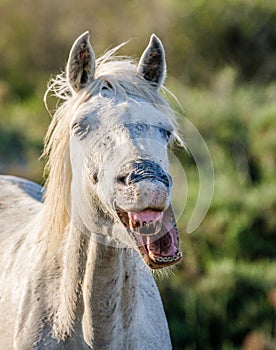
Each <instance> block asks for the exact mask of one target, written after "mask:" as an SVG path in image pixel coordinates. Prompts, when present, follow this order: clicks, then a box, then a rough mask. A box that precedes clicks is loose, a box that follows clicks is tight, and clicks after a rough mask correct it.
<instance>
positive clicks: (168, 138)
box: [165, 130, 172, 142]
mask: <svg viewBox="0 0 276 350" xmlns="http://www.w3.org/2000/svg"><path fill="white" fill-rule="evenodd" d="M165 137H166V141H167V142H169V141H170V139H171V137H172V132H171V131H169V130H165Z"/></svg>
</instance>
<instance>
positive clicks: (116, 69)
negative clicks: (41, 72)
mask: <svg viewBox="0 0 276 350" xmlns="http://www.w3.org/2000/svg"><path fill="white" fill-rule="evenodd" d="M125 44H126V43H122V44H120V45H118V46H117V47H115V48H113V49H111V50H109V51H108V52H106V53H105V54H104V55H103V56H101V57H99V58H98V59H97V60H96V74H95V79H94V80H93V81H92V82H91V84H89V85H88V86H87V87H85V88H84V89H82V90H81V91H79V92H75V91H74V90H73V89H72V88H71V86H70V84H69V83H68V81H67V79H66V74H65V72H62V73H61V74H58V75H57V76H56V77H54V78H53V79H52V80H51V81H50V82H49V85H48V88H47V90H46V93H45V96H44V103H45V106H46V109H47V110H48V112H50V111H49V108H48V105H47V97H48V96H49V95H51V96H54V97H55V98H57V100H58V103H57V108H56V111H55V113H54V114H53V116H52V121H51V123H50V126H49V128H48V131H47V133H46V136H45V145H44V150H43V153H42V157H44V158H45V159H46V165H45V169H44V176H45V177H47V180H46V183H45V195H44V208H43V213H42V217H41V218H40V219H41V221H42V222H41V228H42V230H43V231H44V234H45V230H46V231H47V232H46V235H47V237H48V240H49V242H50V246H51V247H52V248H53V249H55V247H57V246H58V242H59V241H60V240H61V239H62V237H63V235H64V232H65V231H66V229H67V228H68V227H69V222H70V192H71V190H70V185H71V179H72V169H71V164H70V154H69V140H70V127H69V126H70V122H71V118H72V116H73V114H74V112H75V111H76V110H77V109H78V107H79V106H80V105H81V104H82V103H84V102H86V101H87V100H89V98H91V97H92V96H94V95H96V94H98V93H99V92H100V91H101V88H102V85H103V84H104V83H106V82H108V83H109V84H110V85H111V86H112V88H113V90H114V96H116V98H119V99H120V100H126V101H127V100H128V99H130V98H132V99H137V100H138V101H139V100H142V101H147V102H149V103H152V104H153V105H154V106H155V107H156V108H157V109H159V110H161V111H162V112H164V111H165V113H166V114H167V115H168V117H169V118H170V119H171V121H172V122H173V124H174V125H175V129H176V132H175V137H176V139H177V140H178V141H179V142H180V143H181V144H182V145H183V143H182V141H181V138H180V137H178V136H177V135H178V132H177V122H176V117H175V113H174V111H173V109H172V108H171V107H170V106H169V104H168V102H167V100H166V99H165V97H163V96H162V94H161V93H160V92H159V91H158V90H157V89H156V88H154V87H152V86H151V85H150V84H149V83H148V82H147V81H146V80H145V79H144V78H143V77H141V76H140V74H139V73H138V70H137V62H136V61H135V60H133V59H131V58H129V57H124V56H117V55H116V53H117V51H118V50H119V49H120V48H121V47H122V46H124V45H125ZM161 90H163V91H165V92H168V90H167V89H165V88H164V87H162V88H161ZM169 94H171V93H170V92H169ZM171 95H172V94H171ZM138 103H139V102H138Z"/></svg>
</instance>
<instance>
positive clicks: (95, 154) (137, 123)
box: [66, 32, 182, 269]
mask: <svg viewBox="0 0 276 350" xmlns="http://www.w3.org/2000/svg"><path fill="white" fill-rule="evenodd" d="M165 75H166V62H165V53H164V49H163V45H162V43H161V41H160V40H159V39H158V38H157V37H156V36H155V35H152V36H151V39H150V42H149V45H148V47H147V48H146V49H145V51H144V53H143V55H142V56H141V59H140V61H139V64H138V65H137V64H134V63H133V62H132V61H130V60H126V59H119V60H118V59H116V60H115V59H114V57H111V56H109V57H108V55H107V56H105V57H103V58H102V59H100V60H96V59H95V54H94V51H93V49H92V46H91V44H90V40H89V34H88V33H87V32H86V33H84V34H82V35H81V36H80V37H79V38H78V39H77V40H76V41H75V43H74V45H73V47H72V49H71V52H70V56H69V60H68V64H67V70H66V79H67V82H68V83H69V86H70V88H71V91H72V94H73V98H75V99H79V100H81V101H82V103H78V104H77V107H75V108H73V107H72V118H71V121H70V147H69V149H70V151H69V152H70V162H71V169H72V182H71V204H70V209H69V210H70V215H71V217H72V219H73V221H74V222H75V223H76V225H78V226H79V227H80V228H81V229H82V230H86V231H87V232H89V233H90V234H94V235H95V236H96V237H98V238H97V239H99V240H101V239H103V241H104V242H105V244H114V242H119V241H120V242H123V243H124V244H126V246H131V247H134V248H136V249H137V250H139V252H140V253H141V255H142V257H143V259H144V261H145V263H146V264H147V265H148V266H149V267H151V268H153V269H159V268H162V267H166V266H169V265H173V264H175V263H177V262H179V261H180V260H181V258H182V252H181V250H180V247H179V237H178V230H177V226H176V220H175V216H174V213H173V208H172V204H171V188H172V178H171V176H170V174H169V161H168V145H169V144H170V143H171V142H173V140H174V139H175V138H176V137H177V131H176V126H175V122H174V117H173V112H172V110H171V109H170V107H169V105H168V104H167V102H166V100H165V99H164V98H163V97H162V95H161V93H160V89H161V87H162V84H163V82H164V80H165Z"/></svg>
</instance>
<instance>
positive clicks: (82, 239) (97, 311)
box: [54, 228, 139, 348]
mask: <svg viewBox="0 0 276 350" xmlns="http://www.w3.org/2000/svg"><path fill="white" fill-rule="evenodd" d="M64 250H65V251H64V257H63V260H64V261H63V272H62V277H61V284H60V287H61V291H62V300H61V301H60V303H59V306H58V312H57V313H56V314H57V315H58V316H57V317H58V322H56V323H55V324H56V325H58V327H56V329H54V332H55V333H56V335H57V336H58V337H62V336H64V335H65V334H68V333H71V331H70V330H71V329H72V328H73V329H74V331H77V332H76V333H78V332H79V334H82V336H83V338H84V339H85V341H86V343H88V344H89V345H90V346H91V347H92V348H93V346H94V345H96V344H99V342H100V344H101V346H103V347H104V348H105V347H108V346H110V344H111V343H112V342H114V339H116V337H115V336H114V334H118V332H120V331H124V330H126V329H131V323H132V317H133V314H134V310H135V307H136V305H137V304H138V288H137V286H136V285H137V283H138V279H137V276H138V269H137V265H138V266H139V264H137V261H136V260H137V256H136V254H135V253H133V252H132V251H130V250H126V249H119V248H113V247H110V246H106V245H103V244H100V243H97V242H96V241H94V240H93V239H92V238H91V237H90V238H89V237H88V236H87V235H84V234H82V233H80V232H79V231H77V230H74V229H72V228H71V230H70V231H69V234H68V239H67V242H66V245H65V247H64ZM72 282H73V283H72ZM60 326H61V327H60ZM92 339H93V341H92ZM113 345H114V344H113Z"/></svg>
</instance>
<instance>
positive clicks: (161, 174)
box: [116, 160, 172, 187]
mask: <svg viewBox="0 0 276 350" xmlns="http://www.w3.org/2000/svg"><path fill="white" fill-rule="evenodd" d="M126 168H127V170H128V172H127V174H126V169H124V170H125V171H123V172H122V173H121V174H119V175H118V176H117V178H116V180H117V183H119V184H122V185H130V184H134V183H137V182H139V181H142V180H150V181H159V182H162V183H163V184H164V185H165V186H166V187H170V186H171V184H172V181H171V178H170V175H168V174H167V173H166V172H165V171H164V170H163V169H162V168H161V167H160V165H159V164H157V163H155V162H153V161H150V160H142V161H140V160H139V161H135V162H132V163H130V164H128V166H127V167H126Z"/></svg>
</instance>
